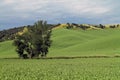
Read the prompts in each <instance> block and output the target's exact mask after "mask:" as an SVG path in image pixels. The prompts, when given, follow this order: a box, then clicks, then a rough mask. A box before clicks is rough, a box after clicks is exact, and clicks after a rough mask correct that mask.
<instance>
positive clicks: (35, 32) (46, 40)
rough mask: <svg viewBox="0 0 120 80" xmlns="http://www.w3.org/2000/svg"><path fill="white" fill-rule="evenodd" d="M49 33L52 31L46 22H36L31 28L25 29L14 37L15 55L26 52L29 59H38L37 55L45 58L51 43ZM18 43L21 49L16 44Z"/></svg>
mask: <svg viewBox="0 0 120 80" xmlns="http://www.w3.org/2000/svg"><path fill="white" fill-rule="evenodd" d="M51 32H52V29H51V27H49V26H48V24H47V22H46V21H38V22H36V23H35V24H34V26H33V27H28V28H25V29H24V30H23V31H22V32H19V34H17V35H16V39H15V40H14V44H15V46H16V47H17V53H18V54H20V55H24V53H25V52H26V53H27V56H28V57H29V58H38V57H39V55H41V57H45V56H46V55H47V53H48V49H49V47H50V46H51V43H52V41H51V39H50V38H51ZM18 38H19V39H18ZM19 42H21V44H22V47H21V46H20V45H19V44H18V43H19ZM21 48H22V49H21ZM20 51H21V52H20Z"/></svg>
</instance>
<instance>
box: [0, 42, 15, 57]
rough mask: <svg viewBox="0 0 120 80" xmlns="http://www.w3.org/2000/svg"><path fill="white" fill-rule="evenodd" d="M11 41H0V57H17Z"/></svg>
mask: <svg viewBox="0 0 120 80" xmlns="http://www.w3.org/2000/svg"><path fill="white" fill-rule="evenodd" d="M12 43H13V42H12V41H5V42H1V43H0V58H9V57H17V54H16V52H15V47H14V46H13V45H12Z"/></svg>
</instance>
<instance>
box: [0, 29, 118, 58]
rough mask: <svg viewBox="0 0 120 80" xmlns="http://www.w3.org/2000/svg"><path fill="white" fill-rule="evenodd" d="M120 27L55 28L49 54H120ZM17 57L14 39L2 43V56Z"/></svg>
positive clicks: (0, 54) (0, 55) (0, 49)
mask: <svg viewBox="0 0 120 80" xmlns="http://www.w3.org/2000/svg"><path fill="white" fill-rule="evenodd" d="M119 34H120V29H104V30H85V31H84V30H68V29H64V28H60V29H55V30H53V33H52V40H53V43H52V47H51V48H50V52H49V54H48V56H55V57H56V56H57V57H60V56H62V57H63V56H116V55H120V36H119ZM5 57H17V54H16V52H15V47H14V46H12V41H6V42H2V43H0V58H5Z"/></svg>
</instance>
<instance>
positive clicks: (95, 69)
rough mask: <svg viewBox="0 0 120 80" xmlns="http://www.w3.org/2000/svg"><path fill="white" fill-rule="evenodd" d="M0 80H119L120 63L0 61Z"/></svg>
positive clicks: (95, 60)
mask: <svg viewBox="0 0 120 80" xmlns="http://www.w3.org/2000/svg"><path fill="white" fill-rule="evenodd" d="M0 80H120V59H119V58H80V59H68V60H66V59H57V60H56V59H48V60H46V59H45V60H44V59H38V60H20V59H16V60H14V59H6V60H5V59H1V60H0Z"/></svg>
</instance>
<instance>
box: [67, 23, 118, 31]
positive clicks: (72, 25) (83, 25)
mask: <svg viewBox="0 0 120 80" xmlns="http://www.w3.org/2000/svg"><path fill="white" fill-rule="evenodd" d="M91 26H92V27H94V28H100V29H104V28H106V25H103V24H99V25H91V24H75V23H72V24H70V23H67V27H66V28H67V29H72V28H74V27H76V28H81V29H83V30H86V29H88V28H91ZM108 27H109V28H118V27H120V25H119V24H117V25H108Z"/></svg>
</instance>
